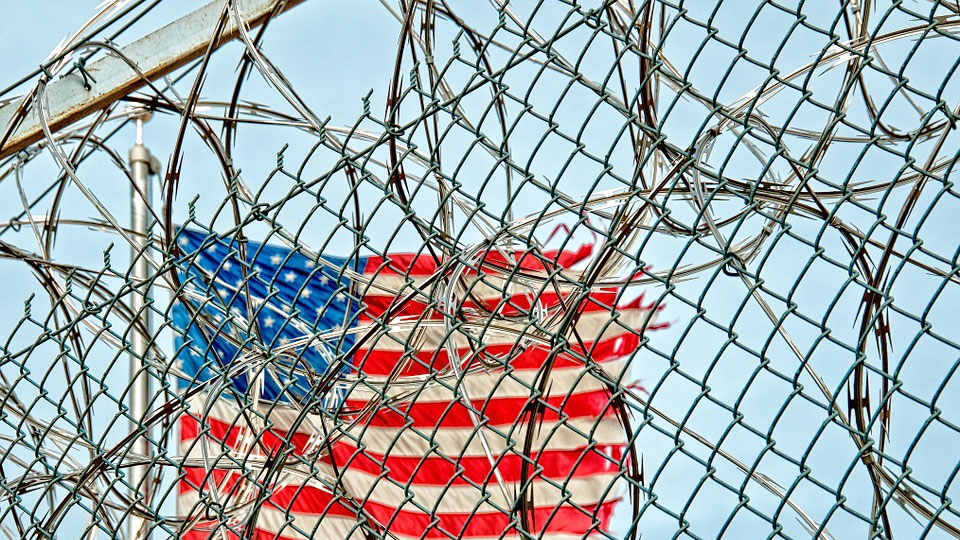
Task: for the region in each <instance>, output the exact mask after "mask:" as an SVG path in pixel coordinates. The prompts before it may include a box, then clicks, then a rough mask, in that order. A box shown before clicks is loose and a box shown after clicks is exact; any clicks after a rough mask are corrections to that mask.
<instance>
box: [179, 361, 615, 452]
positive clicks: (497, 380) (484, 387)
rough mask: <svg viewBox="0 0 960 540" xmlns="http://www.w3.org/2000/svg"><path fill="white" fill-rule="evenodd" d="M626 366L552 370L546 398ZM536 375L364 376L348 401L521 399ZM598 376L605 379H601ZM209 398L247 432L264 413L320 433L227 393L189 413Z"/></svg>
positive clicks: (594, 383)
mask: <svg viewBox="0 0 960 540" xmlns="http://www.w3.org/2000/svg"><path fill="white" fill-rule="evenodd" d="M627 364H628V362H627V361H626V360H623V359H621V360H615V361H610V362H605V363H603V364H602V365H599V366H593V367H592V368H591V369H592V370H599V369H601V368H602V369H603V374H600V372H599V371H589V370H587V368H585V367H583V366H568V367H557V368H554V369H553V370H552V371H551V372H550V377H549V380H548V383H547V387H548V389H549V393H548V394H547V397H551V396H565V395H570V394H571V393H582V392H590V391H597V390H603V389H605V388H607V386H606V384H604V383H603V382H602V380H603V379H606V378H609V380H611V381H616V380H617V378H619V377H620V375H621V373H623V370H624V369H626V368H627ZM594 373H597V375H594ZM538 374H539V370H536V369H518V370H513V371H511V372H509V374H507V373H505V372H503V371H475V372H471V373H468V374H465V375H464V377H463V379H462V380H461V381H459V383H458V381H457V379H455V378H452V377H451V378H449V379H448V380H445V381H444V384H441V383H439V382H437V380H435V379H433V378H424V379H415V378H413V377H410V378H403V379H401V380H399V381H393V382H391V384H389V385H386V388H384V387H383V386H382V385H381V384H378V383H380V382H381V381H382V379H376V378H373V377H366V376H364V377H363V379H362V380H361V381H359V382H356V383H354V384H352V385H351V386H349V387H347V388H345V390H346V391H347V396H346V397H347V399H351V400H361V401H364V402H367V401H370V400H378V399H380V398H381V397H385V398H387V399H400V400H401V401H403V402H406V403H410V402H411V401H413V402H415V403H449V402H450V401H452V400H454V399H462V397H461V396H462V395H463V392H464V389H465V390H466V392H467V393H469V395H470V397H471V398H472V399H474V400H481V399H487V398H489V397H493V398H505V399H507V398H524V399H525V398H529V397H530V394H531V390H532V388H533V385H534V384H535V383H536V382H537V381H538ZM600 377H603V379H601V378H600ZM448 386H449V387H448ZM457 388H459V390H458V392H459V394H454V389H457ZM404 397H409V399H406V400H403V398H404ZM209 399H212V400H213V403H212V406H211V407H210V410H209V413H208V414H209V418H211V419H213V420H217V421H220V422H224V423H226V424H231V425H235V426H237V427H238V428H242V429H244V430H245V431H247V432H250V431H251V426H250V424H249V423H248V422H247V417H249V418H252V419H253V420H254V426H253V431H257V432H259V431H262V430H264V429H265V428H264V425H265V424H266V422H265V417H266V420H269V423H270V425H271V426H272V428H273V429H277V430H282V431H290V427H291V426H292V425H293V424H294V423H295V422H297V421H298V419H299V425H298V427H297V429H296V432H298V433H305V434H308V435H313V434H318V433H322V430H321V429H320V425H319V423H318V422H320V416H319V415H314V414H309V413H307V412H304V411H302V410H300V409H297V408H294V407H291V406H289V405H284V404H275V405H274V404H273V403H270V404H269V405H264V404H258V405H255V406H251V407H248V408H247V409H246V410H247V411H248V412H247V414H246V416H241V415H240V410H239V408H238V406H237V404H236V402H235V401H233V400H232V399H228V398H225V397H221V398H219V399H217V398H211V396H210V394H206V393H199V394H196V395H194V396H192V397H191V398H190V399H189V401H188V403H189V407H190V408H189V410H190V414H191V415H193V416H195V417H197V418H202V412H203V410H204V409H205V408H206V405H207V401H208V400H209Z"/></svg>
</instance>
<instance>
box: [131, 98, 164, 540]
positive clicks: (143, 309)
mask: <svg viewBox="0 0 960 540" xmlns="http://www.w3.org/2000/svg"><path fill="white" fill-rule="evenodd" d="M149 119H150V114H149V113H147V112H145V113H144V114H143V115H141V116H140V117H138V118H137V119H136V122H137V139H136V143H135V144H134V145H133V147H132V148H130V155H129V160H130V172H131V175H132V177H133V183H132V184H131V186H130V230H131V232H132V234H131V236H132V237H133V239H134V241H135V242H137V245H135V246H131V247H130V260H131V262H132V264H131V274H130V279H131V280H132V281H133V282H134V283H137V284H141V288H140V290H139V291H135V292H134V293H133V294H132V295H131V300H130V307H131V309H132V310H133V313H134V317H136V318H137V319H139V322H140V323H141V324H142V326H141V328H142V330H143V331H142V332H141V331H139V330H137V329H136V328H135V329H134V331H133V332H131V335H130V348H131V350H130V379H131V385H130V403H129V406H130V417H131V420H130V429H131V430H132V431H139V430H140V429H141V426H142V424H141V420H143V418H144V416H145V415H146V413H147V407H148V401H149V399H150V395H151V393H150V386H151V385H150V374H149V373H148V372H147V365H148V364H147V362H146V360H147V354H148V350H147V349H148V345H149V336H150V335H151V334H152V324H151V320H150V319H151V317H150V311H149V309H148V307H147V300H148V298H149V292H148V291H149V287H147V286H145V285H142V284H144V282H145V281H146V280H147V279H148V278H149V273H150V265H149V253H148V251H147V249H146V248H147V230H148V229H149V227H150V214H149V212H148V207H149V204H150V199H151V189H150V175H151V174H156V173H157V172H159V162H158V161H157V158H155V157H153V155H152V154H151V153H150V151H149V150H147V147H145V146H144V145H143V124H144V122H145V121H147V120H149ZM131 451H132V452H134V453H135V454H137V455H140V456H149V455H150V454H151V451H150V440H149V431H147V432H145V433H143V435H142V436H140V437H138V438H137V439H136V440H135V442H134V444H133V447H132V448H131ZM129 470H130V485H131V486H133V487H132V490H131V495H132V497H133V499H134V500H136V499H137V498H138V497H140V496H141V495H140V494H143V495H142V497H143V501H142V502H144V503H149V501H148V500H147V498H146V494H147V493H149V487H150V466H149V465H137V466H135V467H131V468H130V469H129ZM128 526H129V529H128V534H127V538H130V539H132V540H141V539H145V538H147V537H148V536H149V533H148V527H147V526H146V523H145V521H144V519H143V518H141V517H137V516H133V515H131V516H130V519H129V522H128Z"/></svg>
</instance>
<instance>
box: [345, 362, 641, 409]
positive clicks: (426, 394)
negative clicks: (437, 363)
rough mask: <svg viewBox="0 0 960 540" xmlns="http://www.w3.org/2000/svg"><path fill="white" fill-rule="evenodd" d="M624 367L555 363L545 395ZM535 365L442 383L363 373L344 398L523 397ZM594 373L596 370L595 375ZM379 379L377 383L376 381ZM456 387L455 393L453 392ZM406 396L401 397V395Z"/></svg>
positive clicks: (575, 389)
mask: <svg viewBox="0 0 960 540" xmlns="http://www.w3.org/2000/svg"><path fill="white" fill-rule="evenodd" d="M626 367H627V361H626V360H622V359H621V360H614V361H611V362H605V363H603V364H602V366H594V367H593V368H592V369H593V370H599V369H600V368H602V369H603V373H604V375H600V372H599V371H596V372H593V371H591V370H588V369H587V368H585V367H584V366H568V367H555V368H553V369H552V370H551V371H550V376H549V378H548V382H547V387H548V390H549V391H548V393H547V394H546V396H547V397H554V396H566V395H570V394H573V393H584V392H591V391H596V390H603V389H606V388H607V385H606V384H604V383H603V382H602V379H601V378H599V377H601V376H602V377H603V378H604V379H607V378H609V379H608V380H610V381H611V382H615V381H616V380H617V378H618V377H619V376H620V374H621V373H622V372H623V370H624V369H625V368H626ZM539 373H540V370H537V369H517V370H513V371H510V372H505V371H502V370H500V371H474V372H470V373H467V374H465V375H464V376H463V378H462V379H461V380H459V381H458V380H457V379H456V378H454V377H450V378H449V379H446V380H444V381H443V384H441V383H440V382H438V381H437V380H436V379H435V378H427V379H421V380H414V378H413V377H403V378H400V379H398V380H397V381H391V382H390V384H387V385H386V386H385V387H384V385H383V384H382V383H383V379H379V378H374V377H363V378H362V379H361V381H360V382H358V383H357V384H356V385H355V386H352V387H350V388H349V389H348V390H349V391H348V393H347V396H346V398H347V399H350V400H361V401H365V402H366V401H370V400H380V399H381V398H385V399H401V400H402V401H403V403H411V402H412V403H449V402H451V401H453V400H455V399H462V396H463V394H464V392H466V393H467V394H469V395H470V398H471V399H473V400H486V399H488V398H497V399H500V398H504V399H508V398H522V399H526V398H529V397H530V394H531V392H532V390H533V389H534V385H535V384H538V381H539V378H538V374H539ZM594 373H597V374H596V375H595V374H594ZM378 383H379V384H378ZM455 390H456V393H455ZM405 396H406V397H407V398H408V399H405V400H403V399H402V398H404V397H405Z"/></svg>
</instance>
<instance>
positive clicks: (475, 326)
mask: <svg viewBox="0 0 960 540" xmlns="http://www.w3.org/2000/svg"><path fill="white" fill-rule="evenodd" d="M615 314H616V315H615ZM615 317H616V318H615ZM647 317H650V320H649V321H648V322H647V321H646V319H647ZM561 318H562V317H561ZM559 322H560V321H556V322H551V323H550V324H549V325H547V326H546V329H547V330H551V329H553V328H559V326H560V324H559ZM644 322H647V323H648V324H653V323H654V322H656V313H654V314H653V315H651V314H650V310H648V309H641V308H635V309H623V310H618V311H616V312H615V313H611V312H609V311H590V312H586V313H583V314H581V315H580V318H579V320H578V321H577V324H576V325H573V326H570V327H568V329H567V330H566V332H565V335H567V336H573V335H577V336H579V338H580V339H582V340H583V341H584V342H597V341H602V340H605V339H611V338H614V337H617V336H619V335H623V334H624V333H626V332H630V331H631V330H630V329H635V330H633V331H634V332H637V333H638V334H639V333H640V331H641V330H640V329H642V328H643V326H644ZM488 323H489V324H488ZM458 325H459V327H460V330H454V331H453V332H451V333H450V334H449V335H448V334H447V329H446V328H445V325H444V321H440V320H417V319H416V318H410V319H408V320H401V319H399V318H398V319H396V320H391V321H389V322H388V323H387V324H386V325H381V324H380V323H378V322H373V323H364V324H360V325H358V326H357V328H356V330H355V333H356V335H358V336H365V335H366V334H367V333H368V332H370V331H371V330H373V331H374V332H375V335H374V336H373V337H371V338H370V339H368V340H367V341H365V342H364V343H363V349H365V350H370V349H377V350H381V351H392V352H403V351H406V350H408V349H413V350H416V351H425V352H428V353H430V352H433V351H439V350H441V349H443V348H444V347H446V346H447V343H453V344H454V346H456V347H457V348H459V349H463V348H467V347H469V345H470V343H473V344H475V345H477V344H480V343H482V344H485V345H512V344H514V343H518V342H519V343H522V342H523V341H525V340H530V339H536V338H537V336H538V335H540V334H541V332H540V331H539V330H538V329H537V328H536V327H534V326H533V325H532V324H527V323H525V322H515V321H511V320H507V319H500V318H495V319H494V320H493V321H492V322H490V321H488V320H487V319H480V320H469V319H468V320H467V321H466V322H465V323H458ZM574 330H576V334H574V333H573V331H574ZM362 360H363V358H362V357H359V358H357V359H356V360H355V362H361V361H362Z"/></svg>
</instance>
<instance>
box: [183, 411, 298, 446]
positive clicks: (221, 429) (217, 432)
mask: <svg viewBox="0 0 960 540" xmlns="http://www.w3.org/2000/svg"><path fill="white" fill-rule="evenodd" d="M238 416H239V413H238ZM228 420H231V421H232V420H234V419H233V418H231V419H228ZM237 423H239V422H237ZM204 425H205V428H206V429H205V431H204V433H205V434H206V436H207V437H208V440H209V439H212V440H211V441H210V443H212V444H214V445H215V446H219V445H220V444H221V443H222V444H223V445H225V446H227V447H228V448H232V449H236V448H238V447H239V444H238V439H239V438H240V437H241V436H243V437H250V436H251V435H252V433H253V431H252V430H250V429H248V428H245V427H238V426H237V425H236V423H235V424H231V423H229V422H224V421H223V419H217V418H213V417H210V416H208V417H207V418H206V419H205V420H204ZM199 430H200V422H199V421H198V420H197V419H196V418H194V417H193V416H191V415H189V414H185V415H183V416H181V417H180V440H181V441H189V440H193V439H196V438H197V436H198V432H199ZM256 440H257V441H259V444H257V443H254V444H252V445H251V446H250V448H251V451H252V452H254V453H258V454H260V453H270V454H272V453H273V452H276V451H278V450H280V449H286V448H288V447H291V446H292V447H293V452H294V454H298V455H300V454H303V453H304V452H305V451H306V448H307V443H308V442H309V440H310V434H309V433H298V432H294V433H293V434H290V433H289V432H287V431H284V430H282V429H267V430H264V431H262V432H259V434H258V436H257V437H256ZM264 449H266V450H267V452H263V450H264ZM213 451H214V452H217V451H218V449H217V448H214V449H213Z"/></svg>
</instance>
